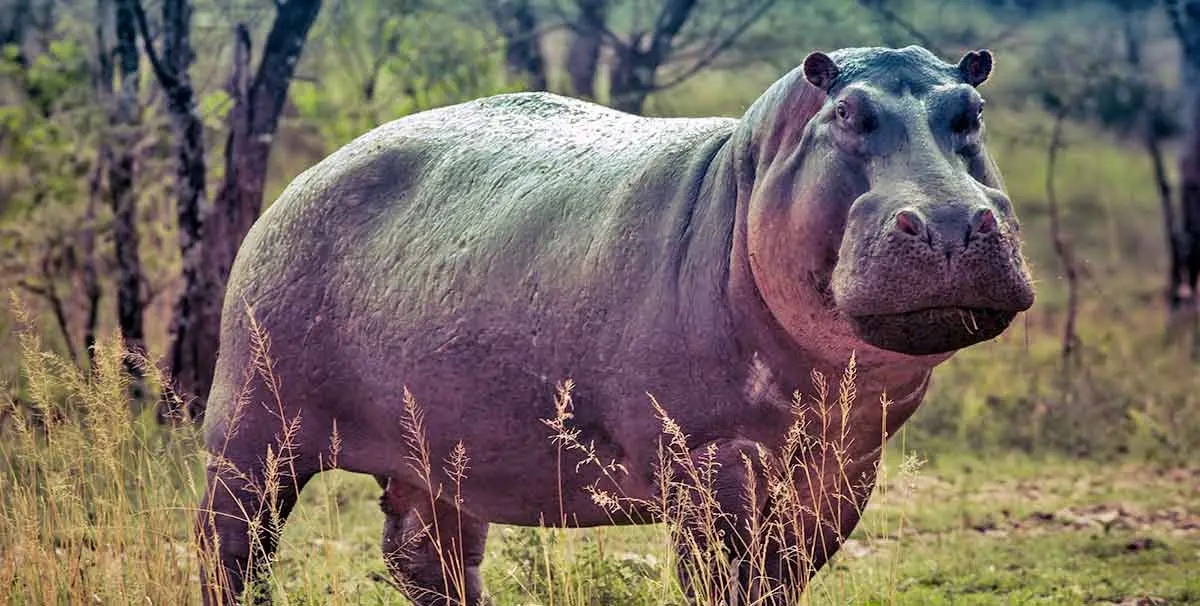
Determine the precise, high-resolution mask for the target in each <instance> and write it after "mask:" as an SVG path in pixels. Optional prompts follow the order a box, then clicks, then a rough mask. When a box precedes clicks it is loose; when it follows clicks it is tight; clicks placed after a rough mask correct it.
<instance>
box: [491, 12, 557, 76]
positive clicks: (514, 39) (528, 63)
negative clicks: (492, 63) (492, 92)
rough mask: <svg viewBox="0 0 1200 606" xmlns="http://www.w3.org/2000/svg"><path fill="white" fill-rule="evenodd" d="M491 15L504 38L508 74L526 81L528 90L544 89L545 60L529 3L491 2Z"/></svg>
mask: <svg viewBox="0 0 1200 606" xmlns="http://www.w3.org/2000/svg"><path fill="white" fill-rule="evenodd" d="M491 9H492V16H493V18H494V19H495V20H496V27H498V28H499V29H500V33H501V34H503V35H504V41H505V48H504V59H505V62H506V63H507V64H508V71H509V72H511V73H513V74H516V75H518V76H520V77H521V78H523V79H524V80H525V84H526V86H528V87H529V89H531V90H546V61H545V59H544V58H543V55H542V40H541V37H540V36H539V35H538V31H537V29H538V19H537V13H536V12H535V11H534V9H533V6H531V5H530V3H529V0H493V1H492V2H491Z"/></svg>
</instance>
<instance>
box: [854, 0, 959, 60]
mask: <svg viewBox="0 0 1200 606" xmlns="http://www.w3.org/2000/svg"><path fill="white" fill-rule="evenodd" d="M858 4H859V5H860V6H862V7H863V8H865V9H867V10H869V11H871V12H873V13H875V15H876V16H878V17H881V18H882V19H883V20H884V21H886V22H888V23H891V24H892V25H895V26H897V27H899V28H900V29H902V30H904V32H905V33H907V34H908V35H910V36H912V37H913V38H914V39H915V40H916V41H917V42H920V43H921V46H924V47H925V48H927V49H929V50H930V51H931V52H933V53H934V54H937V55H941V54H943V52H942V49H941V45H939V44H938V43H936V42H934V40H933V38H930V37H929V36H928V35H926V34H925V33H924V32H922V31H921V30H919V29H917V27H916V26H915V25H913V24H912V23H909V22H908V20H906V19H905V18H904V17H901V16H900V15H898V14H897V13H896V12H895V11H893V10H892V9H890V8H888V6H887V4H886V0H858Z"/></svg>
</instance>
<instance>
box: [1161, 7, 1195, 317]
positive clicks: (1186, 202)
mask: <svg viewBox="0 0 1200 606" xmlns="http://www.w3.org/2000/svg"><path fill="white" fill-rule="evenodd" d="M1167 9H1168V12H1169V14H1170V17H1171V22H1172V24H1173V25H1174V27H1175V32H1176V34H1177V35H1178V37H1179V43H1180V47H1181V48H1182V50H1183V61H1182V64H1183V74H1182V76H1183V77H1182V79H1181V81H1182V83H1183V87H1184V95H1185V97H1186V108H1187V109H1186V110H1185V112H1186V113H1185V114H1184V125H1185V128H1186V130H1187V136H1186V137H1185V139H1184V144H1183V149H1182V150H1181V152H1182V153H1181V154H1180V158H1179V177H1180V182H1179V190H1180V202H1181V207H1182V210H1183V232H1184V239H1185V242H1186V251H1187V253H1186V263H1185V265H1186V266H1187V267H1186V273H1187V286H1188V291H1189V292H1188V294H1189V297H1190V298H1189V301H1188V302H1189V304H1190V305H1192V306H1194V305H1195V304H1196V298H1197V297H1196V281H1197V278H1200V0H1173V1H1171V2H1168V7H1167Z"/></svg>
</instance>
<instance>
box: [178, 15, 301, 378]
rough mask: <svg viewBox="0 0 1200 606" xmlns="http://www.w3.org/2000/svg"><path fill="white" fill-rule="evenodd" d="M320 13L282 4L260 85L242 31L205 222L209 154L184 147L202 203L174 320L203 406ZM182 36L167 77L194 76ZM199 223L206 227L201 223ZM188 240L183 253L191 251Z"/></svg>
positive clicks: (183, 368) (187, 372) (181, 126)
mask: <svg viewBox="0 0 1200 606" xmlns="http://www.w3.org/2000/svg"><path fill="white" fill-rule="evenodd" d="M320 9H321V2H320V0H287V1H286V2H284V1H279V2H276V3H275V19H274V21H273V22H272V24H271V29H270V32H269V33H268V34H267V39H266V43H265V45H264V46H263V50H262V53H261V58H260V59H259V64H258V69H257V71H256V72H255V73H254V76H253V77H251V74H250V72H251V65H250V57H251V36H250V30H249V28H248V27H247V26H246V25H244V24H238V25H237V27H236V28H235V32H234V41H235V48H234V60H233V67H232V73H231V77H230V82H229V88H228V92H229V94H230V96H231V97H232V98H233V108H232V110H231V111H230V113H229V116H228V121H229V133H228V136H227V137H226V140H225V167H224V169H225V170H224V177H223V180H222V182H221V185H220V187H219V188H218V190H217V194H216V197H215V198H214V199H213V201H212V204H211V206H209V207H208V208H207V209H206V210H205V212H203V214H199V213H198V209H199V208H200V206H199V201H200V200H203V189H202V187H203V186H202V184H200V183H199V182H198V181H191V179H192V178H193V177H194V176H195V174H196V173H195V172H194V170H195V167H196V165H197V162H198V161H202V159H201V160H197V158H195V157H193V156H192V155H191V154H192V153H193V152H196V151H198V150H200V149H202V144H201V142H200V141H199V134H200V132H201V131H199V130H197V131H195V134H196V136H197V138H196V140H195V141H191V142H186V141H185V143H184V144H183V146H184V147H187V149H188V151H187V153H188V154H189V155H188V157H187V159H186V161H185V160H184V159H183V154H184V151H182V150H181V151H180V158H181V164H180V166H181V168H180V170H181V174H180V178H181V179H183V180H187V181H188V183H189V184H188V185H187V186H186V188H183V187H181V188H180V190H181V191H182V193H185V194H188V195H190V196H193V199H194V200H196V201H197V203H196V205H195V206H193V207H192V208H189V209H188V212H189V213H192V212H196V213H197V214H194V215H191V214H189V216H188V217H186V218H183V217H181V218H182V219H184V222H185V223H186V224H187V225H186V226H185V225H184V224H183V223H181V231H185V230H187V229H191V228H193V227H195V228H196V231H195V232H194V233H191V234H188V237H189V238H192V240H190V242H188V244H189V246H190V248H189V250H187V251H185V256H184V264H185V267H184V272H183V278H184V282H185V283H184V286H183V293H182V295H181V296H180V299H179V301H177V302H176V307H175V314H174V316H175V317H174V318H173V320H172V330H173V335H172V344H171V354H170V361H171V373H172V375H173V377H174V380H175V383H176V385H175V387H176V390H177V391H178V392H179V393H181V394H184V395H189V396H195V397H196V398H198V399H199V401H201V402H202V401H203V399H204V398H205V397H207V395H208V390H209V387H210V385H211V381H212V373H213V369H214V367H215V365H216V358H217V342H218V338H219V330H220V318H221V306H222V303H223V301H224V298H225V282H226V280H227V279H228V277H229V270H230V268H231V267H232V266H233V259H234V256H235V255H236V254H237V250H238V247H239V246H240V245H241V242H242V239H243V238H244V237H245V236H246V232H248V231H249V230H250V226H251V225H252V224H253V223H254V220H255V219H257V218H258V214H259V211H260V210H261V209H262V203H263V191H264V188H265V185H266V178H267V161H268V159H269V158H270V154H271V148H272V144H273V143H274V141H275V136H276V131H277V130H278V126H279V116H280V113H281V112H282V110H283V105H284V101H285V100H286V99H287V93H288V87H289V86H290V84H291V80H292V76H293V74H294V73H295V69H296V65H297V63H299V61H300V55H301V53H302V52H303V51H304V44H305V42H306V41H307V39H308V32H309V30H310V29H311V28H312V25H313V22H314V21H315V20H316V18H317V14H318V13H319V12H320ZM164 10H165V7H164ZM174 14H175V15H176V16H175V17H174V18H173V19H172V21H174V22H175V23H176V24H185V23H186V18H182V17H180V16H178V15H179V13H174ZM164 15H165V13H164ZM182 31H183V30H182V26H180V28H177V29H176V33H175V40H176V43H175V44H174V45H173V44H172V43H171V39H172V36H171V34H168V35H167V39H168V44H167V48H168V49H171V48H172V46H174V47H175V50H174V51H171V52H169V53H164V58H165V59H166V61H164V62H163V64H162V65H160V67H161V68H162V70H163V71H164V72H167V70H172V71H173V72H174V73H175V74H176V75H177V76H178V75H179V74H182V73H183V72H185V71H186V65H187V63H188V61H190V50H188V49H187V46H186V40H184V39H183V38H181V37H182V36H183V35H184V34H182V33H181V32H182ZM172 53H173V54H172ZM160 77H161V76H160ZM193 105H194V104H193ZM179 109H187V110H188V115H191V114H193V113H194V107H189V106H187V105H186V104H184V105H181V106H180V108H179ZM181 115H182V114H181ZM185 118H186V119H184V120H178V121H177V124H176V130H177V132H180V131H182V133H183V135H184V136H185V138H186V137H190V136H191V134H192V131H191V130H190V129H191V125H192V123H191V122H190V120H191V118H190V117H186V116H185ZM201 155H202V154H201ZM189 164H190V168H188V169H187V170H186V174H182V173H183V172H184V168H182V167H183V166H185V165H189ZM185 189H186V191H184V190H185ZM180 212H183V210H181V211H180ZM198 217H199V218H200V220H199V221H196V219H197V218H198ZM196 234H199V236H200V237H199V243H197V242H196V240H195V235H196ZM182 237H183V236H181V246H183V245H184V242H183V240H182Z"/></svg>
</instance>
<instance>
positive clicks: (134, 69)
mask: <svg viewBox="0 0 1200 606" xmlns="http://www.w3.org/2000/svg"><path fill="white" fill-rule="evenodd" d="M116 9H117V20H116V34H117V37H116V49H115V51H116V52H115V55H116V59H117V66H118V68H119V69H118V72H117V73H118V74H119V76H120V79H119V82H120V90H119V91H118V92H117V98H116V107H115V108H114V111H113V114H112V123H113V127H114V131H115V132H114V133H113V137H112V139H113V141H114V142H115V145H114V152H113V161H112V162H111V163H110V165H109V170H108V201H109V204H110V205H111V206H112V211H113V244H114V247H115V251H116V257H117V325H118V326H119V327H120V329H121V336H122V337H123V338H124V346H125V349H126V351H128V352H130V353H132V354H138V355H144V354H145V352H146V339H145V332H144V329H143V323H144V320H143V301H142V282H143V278H142V261H141V257H140V255H139V253H138V232H137V196H136V195H135V192H134V189H133V184H134V171H135V169H136V163H137V162H136V158H135V157H134V146H135V145H136V142H137V135H138V133H137V130H138V124H139V117H138V75H139V74H138V62H139V59H140V57H139V53H138V49H137V24H136V16H135V11H134V8H133V6H132V4H131V2H130V0H117V6H116ZM125 367H126V369H127V370H128V371H129V373H130V374H131V375H132V376H133V377H134V385H133V387H132V390H133V392H134V395H135V397H137V398H139V399H140V395H141V371H140V370H139V369H138V366H137V364H136V363H134V362H133V360H131V359H126V362H125Z"/></svg>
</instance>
